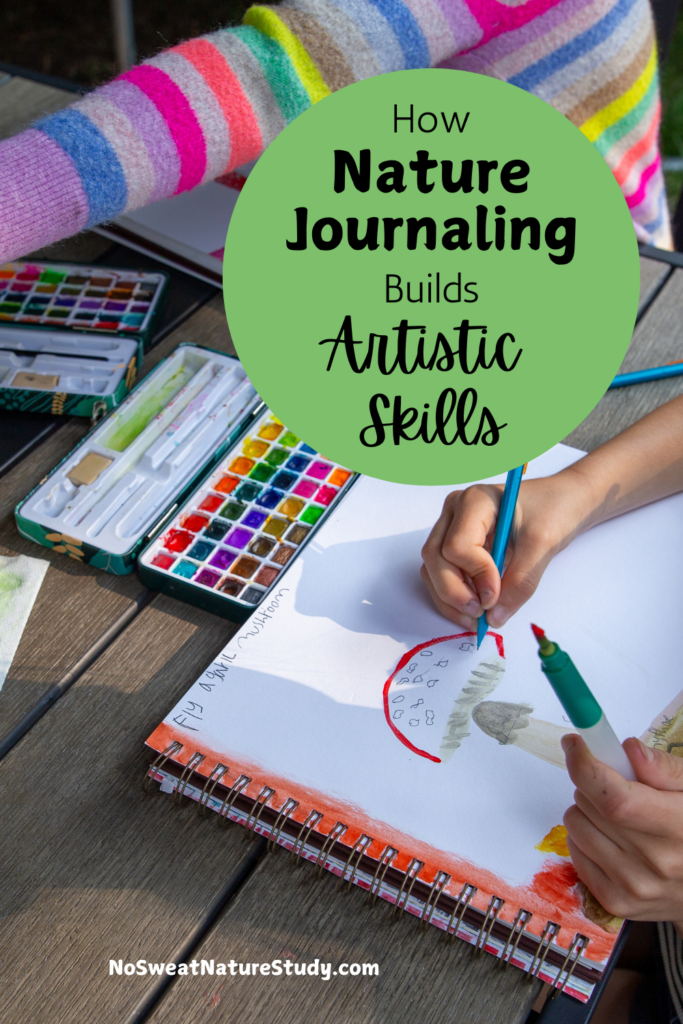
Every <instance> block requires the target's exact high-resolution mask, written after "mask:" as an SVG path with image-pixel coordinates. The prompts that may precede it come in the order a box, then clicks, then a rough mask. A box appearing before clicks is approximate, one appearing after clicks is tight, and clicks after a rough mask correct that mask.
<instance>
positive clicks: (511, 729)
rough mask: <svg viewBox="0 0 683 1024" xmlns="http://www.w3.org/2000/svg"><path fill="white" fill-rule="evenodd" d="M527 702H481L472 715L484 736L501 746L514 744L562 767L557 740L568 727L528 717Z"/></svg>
mask: <svg viewBox="0 0 683 1024" xmlns="http://www.w3.org/2000/svg"><path fill="white" fill-rule="evenodd" d="M532 711H533V708H532V707H529V705H528V704H508V703H505V702H503V701H494V700H491V701H483V702H482V703H481V704H478V705H477V706H476V707H475V708H473V710H472V718H473V720H474V721H475V722H476V724H477V725H478V726H479V728H480V729H481V730H482V732H485V733H486V735H487V736H491V737H493V739H496V740H498V742H499V743H500V744H501V746H509V745H511V744H512V745H514V746H516V747H521V749H522V750H526V752H527V753H528V754H533V755H534V757H540V758H541V760H542V761H548V763H549V764H554V765H556V766H557V767H558V768H566V764H565V759H564V752H563V750H562V744H561V742H560V740H561V739H562V737H563V736H566V735H567V733H568V732H571V729H566V728H563V727H562V726H561V725H555V724H554V723H553V722H544V721H543V720H542V719H540V718H531V717H530V713H531V712H532Z"/></svg>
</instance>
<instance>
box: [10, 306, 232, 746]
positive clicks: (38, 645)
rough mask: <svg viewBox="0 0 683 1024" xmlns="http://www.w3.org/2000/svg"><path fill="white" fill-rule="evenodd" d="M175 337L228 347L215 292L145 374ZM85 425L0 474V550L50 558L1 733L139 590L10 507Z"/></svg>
mask: <svg viewBox="0 0 683 1024" xmlns="http://www.w3.org/2000/svg"><path fill="white" fill-rule="evenodd" d="M181 341H192V342H193V343H194V344H198V345H209V346H211V347H212V348H217V349H219V350H221V351H229V350H231V349H232V343H231V342H230V335H229V333H228V329H227V324H226V322H225V315H224V313H223V309H222V299H221V298H220V296H219V297H218V298H217V299H214V300H213V301H212V302H210V303H207V305H206V306H205V307H203V308H202V309H200V310H199V311H198V312H197V313H196V314H195V315H194V316H193V317H191V318H190V319H189V320H188V321H187V322H186V323H185V324H183V325H182V326H181V327H180V328H178V329H177V330H176V331H174V332H173V333H172V334H171V335H169V336H168V337H167V338H166V339H164V341H163V342H162V343H161V344H160V345H158V346H157V347H156V348H155V349H152V351H151V352H150V353H149V355H148V356H147V358H146V359H145V363H144V366H143V371H144V372H145V373H148V372H149V371H150V370H152V369H153V368H154V367H155V366H156V365H158V363H159V362H160V360H161V359H162V358H164V357H165V356H167V355H168V354H169V353H170V352H172V351H173V349H174V348H176V346H177V345H178V344H179V343H180V342H181ZM88 427H89V424H88V422H87V421H86V420H82V419H77V418H75V417H73V418H71V419H70V421H69V422H68V423H67V424H65V425H64V426H63V427H62V428H61V429H60V430H59V431H57V432H56V433H55V434H54V435H53V436H52V437H50V438H49V439H48V440H47V441H46V442H45V443H44V444H42V445H40V446H39V447H38V448H36V449H35V450H34V451H33V452H32V453H31V454H30V455H29V456H27V458H25V459H24V460H23V461H22V462H20V463H19V464H18V465H17V466H16V467H15V468H14V469H13V470H11V471H10V472H9V473H8V474H7V475H6V476H5V477H3V479H2V488H1V498H0V554H3V555H18V554H26V555H30V556H32V557H33V558H44V559H48V560H49V562H50V569H49V570H48V572H47V575H46V577H45V580H44V582H43V585H42V587H41V589H40V592H39V595H38V598H37V601H36V604H35V605H34V608H33V611H32V612H31V617H30V619H29V621H28V624H27V627H26V630H25V631H24V634H23V636H22V639H21V643H20V645H19V649H18V651H17V653H16V655H15V657H14V660H13V662H12V666H11V669H10V674H9V676H8V678H7V680H6V681H5V685H4V687H3V689H2V691H0V738H1V737H2V736H5V735H6V734H7V733H8V732H9V731H10V730H11V729H13V728H14V727H15V726H16V725H17V724H18V723H19V722H20V721H21V719H22V718H23V716H24V715H25V714H27V713H28V711H29V710H30V709H31V708H32V707H33V706H34V705H35V704H36V702H37V701H38V700H39V699H40V698H41V697H42V695H43V694H44V693H45V691H46V690H47V689H48V687H49V686H51V685H54V684H55V683H57V682H58V681H59V680H60V679H61V678H62V676H63V675H64V674H65V673H66V672H67V671H69V670H70V669H71V668H72V666H73V665H74V664H75V663H76V662H78V661H79V660H80V659H81V658H82V657H83V656H84V654H85V653H86V652H87V651H88V650H89V648H90V647H91V646H92V645H93V644H95V643H96V642H97V640H98V638H99V637H100V636H101V635H102V634H103V633H104V632H105V631H106V630H107V629H109V628H110V626H111V625H112V623H113V622H115V621H116V619H118V618H119V616H120V615H121V614H122V613H123V612H125V611H126V610H127V609H128V608H129V607H130V606H131V604H132V603H133V602H135V601H136V600H138V599H139V597H140V595H141V594H142V593H143V591H144V588H143V586H142V584H141V583H140V581H139V579H138V577H137V575H136V574H135V573H131V574H130V575H128V576H112V575H110V574H108V573H104V572H102V571H101V570H99V569H92V568H91V567H90V566H88V565H82V564H81V563H80V562H78V561H76V560H74V559H70V558H68V557H66V556H65V555H63V554H52V552H51V551H50V550H49V549H48V548H44V547H41V546H40V545H38V544H34V543H33V542H32V541H29V540H25V539H24V538H23V537H21V536H20V535H19V534H18V532H17V529H16V524H15V521H14V514H13V510H14V506H15V505H16V504H17V502H18V501H19V500H20V499H21V498H23V497H25V496H26V495H27V494H28V492H29V491H30V490H31V489H32V488H33V487H35V485H36V484H37V483H38V482H39V481H40V480H41V479H42V478H43V477H44V476H45V475H46V474H47V473H48V472H49V470H50V469H52V467H53V466H55V465H56V464H57V463H58V462H59V461H61V459H63V458H64V457H65V456H66V455H67V454H68V453H69V452H70V451H71V449H72V448H73V447H74V445H76V444H77V443H78V441H80V440H81V438H83V437H84V436H85V434H86V433H87V430H88ZM188 682H189V681H188ZM51 713H52V712H50V714H51Z"/></svg>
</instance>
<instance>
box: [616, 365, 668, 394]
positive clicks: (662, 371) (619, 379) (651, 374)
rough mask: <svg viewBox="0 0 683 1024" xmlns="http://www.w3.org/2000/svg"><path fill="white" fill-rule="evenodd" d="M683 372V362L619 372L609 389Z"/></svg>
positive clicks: (661, 378)
mask: <svg viewBox="0 0 683 1024" xmlns="http://www.w3.org/2000/svg"><path fill="white" fill-rule="evenodd" d="M681 374H683V363H681V362H679V363H667V364H666V366H652V367H650V369H649V370H634V371H633V372H632V373H618V374H617V376H616V377H615V378H614V380H613V381H612V383H611V384H610V386H609V387H608V389H607V390H608V391H611V390H612V389H613V388H625V387H628V385H629V384H644V383H645V382H646V381H648V380H663V379H664V378H665V377H679V376H680V375H681Z"/></svg>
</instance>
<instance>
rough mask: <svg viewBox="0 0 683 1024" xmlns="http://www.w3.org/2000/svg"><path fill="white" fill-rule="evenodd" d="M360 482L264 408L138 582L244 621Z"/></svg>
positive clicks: (179, 516)
mask: <svg viewBox="0 0 683 1024" xmlns="http://www.w3.org/2000/svg"><path fill="white" fill-rule="evenodd" d="M355 478H356V474H354V473H353V472H352V471H351V470H349V469H345V468H344V467H343V466H340V465H338V464H337V463H336V462H333V461H332V460H331V459H326V458H323V457H322V456H321V455H319V454H318V452H316V451H314V449H313V448H311V447H310V446H309V445H307V444H306V443H305V442H304V441H302V440H301V439H300V438H298V437H297V436H296V435H295V434H294V433H292V431H291V430H288V429H287V427H285V426H284V425H283V424H282V423H281V422H280V420H278V419H276V417H275V416H273V414H272V413H271V412H270V411H269V410H267V409H266V410H265V411H264V412H262V413H261V415H260V416H259V417H258V419H257V420H256V421H255V422H254V423H253V424H252V425H251V427H250V429H249V431H248V432H247V433H246V434H245V435H244V436H242V437H241V438H240V439H239V441H238V442H237V443H236V444H235V445H234V446H233V447H232V448H231V450H230V451H229V452H228V453H227V454H226V455H225V456H224V457H223V458H222V459H221V462H220V465H218V466H217V467H215V468H214V469H213V471H212V472H211V473H210V474H209V475H208V476H207V477H206V479H205V480H204V481H203V482H202V483H201V484H200V485H199V487H197V489H196V490H195V491H194V493H193V494H192V495H191V496H190V497H189V498H188V500H187V501H186V502H185V504H184V506H183V507H182V508H181V509H180V510H179V511H178V512H177V513H176V515H175V516H174V518H173V519H172V520H169V521H168V522H167V523H165V524H164V526H163V527H162V528H161V530H160V531H159V533H158V535H157V536H156V537H155V538H154V539H153V540H152V542H151V543H150V544H149V545H148V547H147V548H146V549H145V550H144V551H143V552H142V554H141V555H140V558H139V560H138V572H139V574H140V578H141V579H142V580H143V582H144V583H146V584H147V586H149V587H152V588H153V589H155V590H161V591H163V592H164V593H167V594H170V595H172V596H173V597H177V598H179V599H180V600H183V601H187V602H188V603H190V604H195V605H197V606H199V607H200V608H204V609H206V610H208V611H212V612H214V613H215V614H217V615H223V616H224V617H225V618H229V619H233V620H235V621H240V622H241V621H244V620H245V619H246V618H247V617H248V616H249V615H250V614H251V613H252V612H253V611H254V609H255V607H256V606H257V605H259V604H260V603H261V601H262V600H263V599H264V598H265V597H266V595H267V594H268V593H269V591H270V590H271V589H273V588H277V585H278V580H279V578H280V575H281V573H282V572H283V571H284V569H285V567H286V566H288V565H289V564H290V562H291V561H292V559H293V558H294V557H295V556H296V555H297V553H298V552H299V551H300V550H301V548H302V547H303V546H304V545H305V544H306V542H307V541H308V540H309V538H310V537H311V536H312V535H313V534H314V533H315V531H316V528H317V527H318V525H319V524H320V523H321V522H322V521H323V520H324V518H325V517H326V516H327V514H328V513H329V512H330V510H331V509H332V508H333V507H335V506H336V505H337V503H338V502H339V500H340V499H341V498H342V496H343V495H345V494H346V492H347V491H348V489H349V487H350V486H351V484H352V483H353V481H354V480H355Z"/></svg>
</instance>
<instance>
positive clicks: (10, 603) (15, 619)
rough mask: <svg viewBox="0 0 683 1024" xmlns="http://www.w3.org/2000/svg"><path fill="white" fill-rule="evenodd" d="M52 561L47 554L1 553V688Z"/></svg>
mask: <svg viewBox="0 0 683 1024" xmlns="http://www.w3.org/2000/svg"><path fill="white" fill-rule="evenodd" d="M49 565H50V563H49V562H48V561H47V560H46V559H44V558H29V557H28V555H17V556H16V557H14V558H8V557H6V556H4V555H0V690H1V689H2V687H3V684H4V682H5V679H6V678H7V673H8V672H9V670H10V666H11V664H12V658H13V657H14V655H15V654H16V650H17V647H18V646H19V641H20V640H21V635H22V633H23V632H24V629H25V627H26V623H27V622H28V617H29V615H30V614H31V609H32V608H33V605H34V603H35V600H36V598H37V596H38V591H39V590H40V585H41V583H42V582H43V578H44V576H45V573H46V572H47V570H48V567H49Z"/></svg>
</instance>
